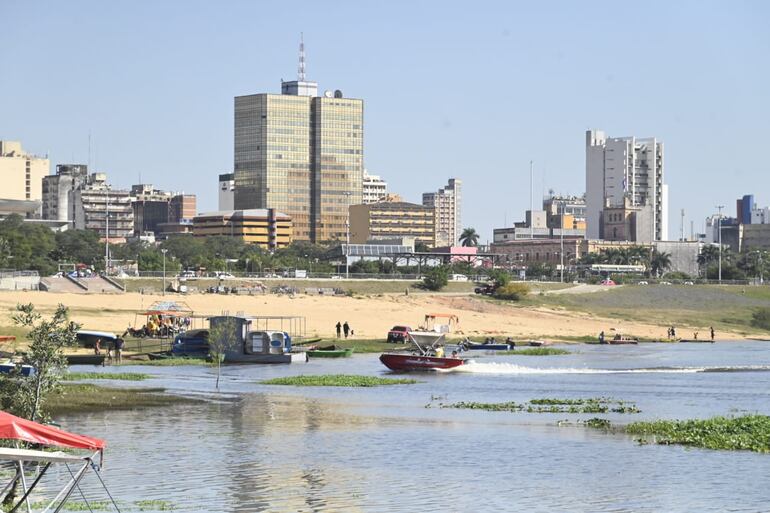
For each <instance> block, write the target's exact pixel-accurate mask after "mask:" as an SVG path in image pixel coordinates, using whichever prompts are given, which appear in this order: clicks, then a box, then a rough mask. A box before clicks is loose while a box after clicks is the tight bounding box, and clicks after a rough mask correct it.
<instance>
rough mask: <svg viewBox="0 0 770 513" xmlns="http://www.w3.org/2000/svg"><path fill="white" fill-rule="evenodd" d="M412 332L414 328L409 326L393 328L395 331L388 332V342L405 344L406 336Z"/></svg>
mask: <svg viewBox="0 0 770 513" xmlns="http://www.w3.org/2000/svg"><path fill="white" fill-rule="evenodd" d="M410 331H412V328H410V327H409V326H393V329H391V330H390V331H389V332H388V342H392V343H397V342H400V343H402V344H403V343H404V342H406V334H407V333H409V332H410Z"/></svg>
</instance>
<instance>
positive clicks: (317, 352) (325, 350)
mask: <svg viewBox="0 0 770 513" xmlns="http://www.w3.org/2000/svg"><path fill="white" fill-rule="evenodd" d="M305 352H306V353H307V355H308V356H309V357H310V358H347V357H349V356H351V355H352V354H353V348H351V347H349V348H342V347H337V346H335V345H331V346H326V347H319V348H317V349H308V350H307V351H305Z"/></svg>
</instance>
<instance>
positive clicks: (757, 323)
mask: <svg viewBox="0 0 770 513" xmlns="http://www.w3.org/2000/svg"><path fill="white" fill-rule="evenodd" d="M751 325H752V326H754V327H755V328H761V329H763V330H768V331H770V308H759V309H757V311H755V312H754V313H753V314H751Z"/></svg>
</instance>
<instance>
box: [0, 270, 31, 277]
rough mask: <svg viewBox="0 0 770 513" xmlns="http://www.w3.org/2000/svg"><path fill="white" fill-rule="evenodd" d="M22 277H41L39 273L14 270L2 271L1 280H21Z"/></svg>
mask: <svg viewBox="0 0 770 513" xmlns="http://www.w3.org/2000/svg"><path fill="white" fill-rule="evenodd" d="M22 276H32V277H34V276H40V275H39V274H38V272H37V271H14V270H12V269H0V278H20V277H22Z"/></svg>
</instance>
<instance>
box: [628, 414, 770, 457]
mask: <svg viewBox="0 0 770 513" xmlns="http://www.w3.org/2000/svg"><path fill="white" fill-rule="evenodd" d="M625 431H626V432H627V433H629V434H633V435H640V436H641V438H640V439H639V440H640V441H641V442H648V441H650V439H651V441H653V442H654V443H658V444H664V445H670V444H676V445H689V446H692V447H703V448H706V449H717V450H727V451H754V452H762V453H767V452H770V417H768V416H766V415H746V416H743V417H714V418H711V419H706V420H658V421H653V422H634V423H632V424H629V425H628V426H626V427H625Z"/></svg>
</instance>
